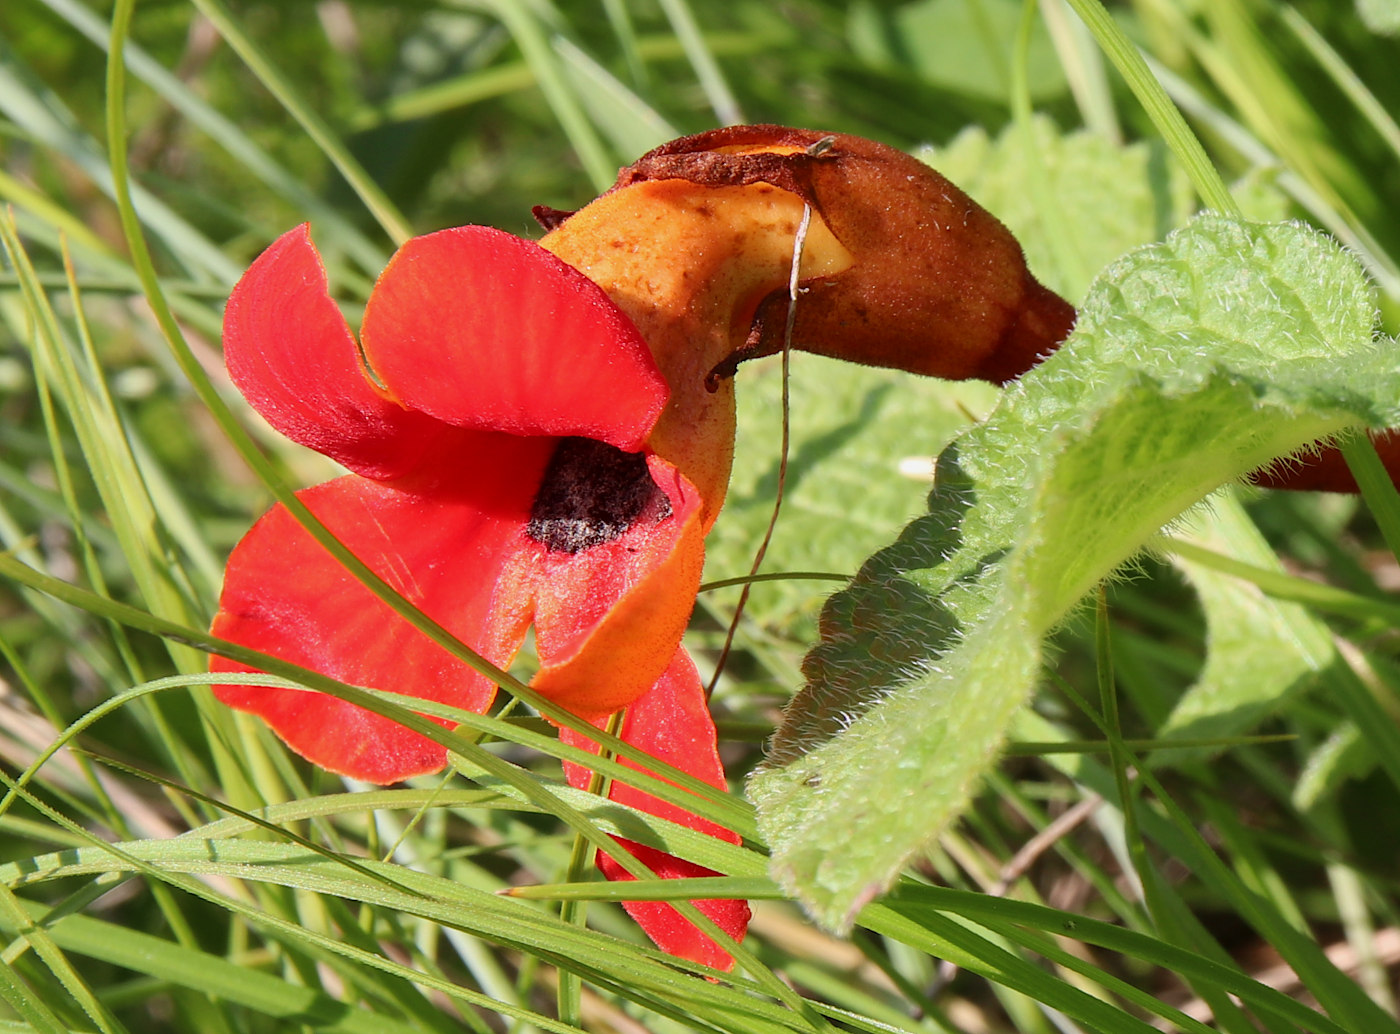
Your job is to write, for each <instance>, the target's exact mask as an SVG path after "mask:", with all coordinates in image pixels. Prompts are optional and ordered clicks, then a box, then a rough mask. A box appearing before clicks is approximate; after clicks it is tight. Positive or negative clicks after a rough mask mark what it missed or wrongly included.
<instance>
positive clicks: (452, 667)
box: [213, 431, 554, 783]
mask: <svg viewBox="0 0 1400 1034" xmlns="http://www.w3.org/2000/svg"><path fill="white" fill-rule="evenodd" d="M440 444H442V445H444V446H447V445H450V446H451V448H450V449H446V450H445V451H444V452H443V453H441V454H439V453H436V452H435V453H434V457H435V458H434V459H433V461H432V462H431V464H430V465H426V466H425V467H424V473H422V474H421V475H419V476H416V477H415V478H414V479H413V480H412V481H409V480H402V481H399V482H395V483H393V484H383V483H380V482H375V481H370V480H367V479H365V478H361V477H357V476H354V475H350V476H348V477H343V478H339V479H337V480H335V481H331V482H327V483H326V484H323V485H318V486H317V487H315V488H310V489H307V490H305V491H303V492H301V493H298V495H299V497H300V498H301V499H302V500H303V501H304V502H305V503H306V504H307V505H308V506H309V507H310V508H311V510H312V512H313V513H315V514H316V515H317V516H318V517H319V518H320V519H321V520H322V521H324V522H325V523H326V525H327V526H328V527H329V528H330V529H331V530H332V531H333V532H334V533H335V535H336V536H337V537H338V538H339V539H340V540H341V541H342V542H344V543H345V544H346V545H347V546H349V547H350V549H351V550H352V551H353V552H354V553H355V554H356V555H357V556H359V557H360V558H361V559H362V560H364V561H365V562H366V563H367V564H368V565H369V566H370V567H371V568H372V569H373V570H374V571H375V572H376V573H378V574H379V575H381V576H382V577H383V578H385V579H386V580H387V581H388V582H389V583H390V584H391V585H393V586H394V587H395V588H396V589H398V590H399V591H400V592H402V593H403V594H404V595H405V596H406V597H407V598H408V599H410V600H412V601H413V602H414V603H416V604H417V605H418V606H419V607H420V608H422V610H423V611H424V612H426V613H427V614H428V615H429V616H431V617H433V618H435V619H436V620H437V621H438V622H440V623H441V624H442V625H443V626H445V627H446V628H447V629H448V630H449V631H452V632H453V633H454V634H456V635H457V636H459V637H460V638H461V639H463V640H464V641H465V642H466V643H468V644H469V645H470V646H472V647H473V648H474V649H476V650H477V651H478V652H479V653H481V654H483V655H484V656H486V657H488V658H489V659H491V660H492V661H494V662H495V663H497V664H502V665H504V664H507V663H509V661H510V658H511V657H512V656H513V655H514V654H515V651H516V649H517V648H518V647H519V645H520V642H521V640H522V639H523V637H524V634H525V629H526V626H527V625H528V623H529V619H530V609H531V599H530V596H529V585H528V584H524V585H521V584H518V583H515V582H513V581H512V575H511V574H510V572H509V571H508V570H507V567H508V563H509V561H510V559H511V557H512V556H514V555H516V554H517V553H518V552H519V551H521V550H522V549H526V548H527V547H528V545H529V544H530V543H529V540H527V539H526V538H525V534H524V529H525V524H526V521H527V520H528V518H529V512H530V504H531V502H532V501H533V498H534V493H535V489H536V486H537V485H538V484H539V480H540V477H541V475H542V472H543V470H544V466H545V464H546V463H547V461H548V459H549V455H550V451H551V449H552V447H553V444H554V443H553V442H551V441H549V440H548V439H517V438H510V437H508V436H504V435H493V434H487V433H483V432H469V431H451V432H449V433H448V434H446V435H445V436H444V439H443V440H442V442H441V443H440ZM446 458H450V459H451V460H452V463H451V464H450V465H449V464H448V463H446V462H445V459H446ZM213 631H214V633H215V634H216V635H219V636H222V637H224V638H226V639H230V640H232V641H234V642H237V643H241V644H243V645H245V646H251V647H254V648H256V649H259V650H262V651H264V652H266V653H271V654H275V655H277V656H279V657H282V658H285V659H286V660H289V661H294V662H295V663H297V664H300V665H303V666H305V667H308V668H312V669H314V670H316V671H319V672H323V673H324V674H327V675H330V676H332V677H333V678H336V679H339V680H341V681H343V682H347V683H350V684H353V685H359V686H369V687H374V688H379V689H386V690H391V691H393V692H395V693H403V694H407V695H410V696H415V697H420V698H422V699H424V700H433V701H439V702H443V703H449V704H452V705H454V706H457V707H461V708H464V709H468V710H473V711H482V710H484V709H485V708H486V706H487V705H488V704H489V703H490V702H491V698H492V696H493V695H494V693H495V687H494V686H493V685H492V684H491V683H490V682H489V681H488V680H486V679H485V678H483V677H482V676H480V675H478V674H477V673H476V672H474V671H472V670H471V669H470V668H468V667H467V666H466V665H465V664H462V663H461V662H459V661H457V660H455V659H453V658H452V657H451V656H450V655H449V654H448V653H447V652H446V651H445V650H444V649H442V647H440V646H438V645H437V644H435V643H433V642H432V641H431V640H429V639H428V638H427V637H426V636H425V635H423V634H422V633H420V632H418V631H417V630H416V629H414V628H413V627H412V626H411V625H409V624H408V623H407V622H406V621H404V620H403V619H402V618H400V617H398V616H397V615H396V614H394V613H393V611H391V610H390V609H389V608H388V606H387V605H385V604H384V603H383V602H381V601H380V600H379V599H378V598H377V597H375V596H373V595H372V594H371V593H370V592H369V590H368V589H366V588H364V586H362V585H361V584H360V583H359V582H358V581H356V580H355V578H354V577H353V576H352V575H350V574H349V573H348V572H346V571H345V570H344V569H343V568H342V567H341V566H340V565H339V564H338V563H337V562H336V561H335V560H334V559H332V557H331V556H330V554H329V553H327V552H326V551H325V550H324V549H322V548H321V546H319V545H318V544H317V543H316V542H315V540H313V539H312V538H311V537H310V536H309V535H308V534H307V533H306V532H305V531H303V530H302V528H301V526H300V525H298V524H297V523H296V521H295V520H293V519H292V517H291V516H290V514H288V513H287V512H286V511H285V510H283V509H282V508H281V507H280V506H279V507H275V508H274V509H273V510H272V511H271V512H269V513H268V514H267V515H266V516H264V517H263V518H262V520H260V521H259V522H258V523H257V524H256V525H254V527H253V529H252V530H251V531H250V532H249V533H248V534H247V536H245V537H244V539H243V541H242V542H240V543H239V544H238V547H237V548H236V549H235V550H234V553H233V556H232V557H231V558H230V560H229V564H228V572H227V574H226V576H225V582H224V591H223V595H222V597H221V599H220V609H219V613H218V615H217V616H216V617H215V619H214V625H213ZM213 667H214V669H215V670H217V671H246V670H248V669H246V668H243V667H241V666H239V665H235V664H233V663H231V662H228V661H225V660H222V659H220V658H215V659H214V664H213ZM216 694H217V695H218V697H219V699H221V700H223V701H224V702H225V703H227V704H230V705H232V706H234V707H237V708H240V709H242V710H245V711H251V712H253V713H254V714H258V715H260V716H262V717H263V718H264V719H265V720H266V721H267V722H268V724H269V725H271V726H272V728H273V729H274V730H275V731H276V732H277V734H278V735H279V736H281V737H282V739H284V740H285V741H286V742H287V744H288V745H289V746H290V747H292V749H293V750H295V751H297V752H298V753H300V754H302V755H304V756H305V757H307V758H309V759H310V760H311V761H314V762H315V763H316V764H318V765H321V766H322V767H324V768H328V769H330V770H331V771H333V772H340V773H342V774H345V775H349V776H354V777H355V778H358V779H365V780H368V781H370V782H375V783H390V782H395V781H397V780H400V779H406V778H408V777H409V776H412V775H420V774H423V773H426V772H433V771H436V770H438V769H440V768H441V767H442V766H443V764H444V763H445V762H446V754H445V752H444V750H443V748H442V747H440V746H437V745H436V744H434V743H432V742H431V741H429V740H427V739H426V738H424V737H422V736H420V735H418V734H417V733H413V732H409V731H408V730H406V729H404V728H403V727H402V726H399V725H397V724H395V723H393V722H391V721H389V720H388V719H385V718H382V717H380V716H378V715H375V714H373V713H371V712H369V711H366V710H364V709H362V708H359V707H355V706H353V705H350V704H346V703H343V702H342V701H340V700H337V699H336V698H334V697H331V696H328V695H323V694H318V693H307V692H302V691H297V690H280V689H263V688H254V687H245V686H228V685H225V686H219V687H216ZM443 724H444V725H447V724H450V723H448V722H443Z"/></svg>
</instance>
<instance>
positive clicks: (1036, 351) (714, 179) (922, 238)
mask: <svg viewBox="0 0 1400 1034" xmlns="http://www.w3.org/2000/svg"><path fill="white" fill-rule="evenodd" d="M827 140H830V143H829V144H826V141H827ZM818 144H823V145H825V146H820V147H816V146H813V145H818ZM809 149H810V150H809ZM661 179H681V180H687V181H690V182H692V183H695V184H697V185H701V186H742V185H748V184H753V183H768V184H771V185H773V186H776V187H778V188H780V189H782V190H787V191H790V192H791V193H793V194H796V195H798V196H799V197H801V198H802V199H803V200H804V201H805V202H806V203H807V204H809V205H811V206H812V208H813V210H814V211H815V212H817V213H818V214H819V215H820V216H821V217H822V219H823V220H824V221H825V223H826V225H827V226H828V227H829V228H830V230H831V232H832V233H833V234H834V235H835V237H836V239H837V240H839V241H840V242H841V244H842V245H844V246H845V247H846V248H847V249H848V250H849V251H850V252H851V253H852V255H853V256H854V259H855V261H854V262H853V264H852V265H851V267H850V268H849V269H847V270H845V271H844V272H842V273H839V274H837V275H834V276H830V277H818V278H813V279H811V280H809V281H806V282H804V285H803V286H804V287H805V289H806V293H805V294H804V295H803V298H802V302H801V304H800V305H798V307H797V321H796V325H795V328H794V334H793V344H794V345H795V346H796V347H798V348H801V349H804V350H806V351H810V352H816V353H819V354H822V355H828V356H833V357H836V358H840V359H846V360H851V361H854V362H859V363H866V364H869V365H874V366H889V367H895V368H897V369H902V370H908V371H910V372H912V373H920V374H927V375H931V376H937V377H946V378H954V379H957V378H967V377H976V378H982V379H986V380H992V381H1007V380H1010V379H1012V378H1014V377H1016V376H1018V375H1020V374H1021V373H1024V372H1025V371H1026V370H1028V369H1029V368H1030V367H1032V366H1034V365H1035V364H1036V363H1037V362H1038V361H1040V359H1042V358H1044V356H1045V355H1047V354H1048V353H1050V352H1051V351H1053V350H1054V349H1055V348H1056V347H1057V346H1058V345H1059V343H1060V342H1061V341H1063V340H1064V338H1065V337H1066V336H1067V335H1068V333H1069V331H1070V328H1071V327H1072V326H1073V323H1074V317H1075V312H1074V309H1073V307H1072V306H1070V305H1069V303H1068V302H1066V301H1064V299H1062V298H1060V297H1059V296H1058V295H1056V294H1055V293H1054V292H1052V291H1050V290H1048V289H1047V288H1045V287H1044V286H1042V285H1041V284H1040V283H1039V282H1037V281H1036V280H1035V278H1034V277H1033V276H1032V275H1031V274H1030V271H1029V270H1028V269H1027V268H1026V263H1025V257H1024V255H1023V254H1022V251H1021V247H1020V245H1019V244H1018V243H1017V241H1016V239H1015V238H1014V237H1013V236H1012V235H1011V232H1010V231H1009V230H1007V228H1006V227H1005V226H1003V225H1002V224H1001V223H1000V222H999V221H998V220H997V219H996V218H995V217H994V216H992V215H991V214H990V213H989V212H987V211H986V210H985V209H983V208H982V207H981V206H980V205H978V204H977V203H976V202H975V201H973V200H972V199H971V198H970V197H968V196H967V195H966V194H965V193H963V192H962V191H961V190H959V189H958V188H957V187H956V186H954V185H953V184H952V183H951V182H949V181H948V180H947V179H946V178H944V177H943V176H941V175H940V174H939V173H937V172H936V171H934V170H933V169H932V168H930V167H929V166H928V165H926V164H925V163H923V162H921V161H919V160H918V159H917V158H914V157H912V156H910V155H908V154H905V153H904V152H902V151H899V150H896V149H895V148H892V147H888V146H886V145H884V144H879V143H876V142H874V141H871V140H865V139H862V138H860V137H854V136H848V135H846V134H843V133H826V132H823V131H820V130H808V129H791V128H787V127H783V126H766V125H759V126H732V127H727V128H724V129H716V130H711V131H709V132H706V133H701V134H698V135H696V136H691V137H685V138H682V139H680V140H674V141H672V142H670V143H668V144H664V145H662V146H661V147H658V148H656V149H655V150H653V151H651V152H649V153H647V154H646V155H643V156H642V157H641V158H640V159H639V160H638V161H637V162H636V163H635V164H633V165H631V166H630V167H628V168H626V169H623V170H622V173H621V174H620V175H619V177H618V180H617V184H616V185H615V186H614V188H613V189H614V190H620V189H623V188H626V187H628V186H630V185H632V184H635V183H639V182H643V181H647V180H661ZM786 306H787V299H786V293H785V292H778V293H775V294H774V295H772V296H770V297H769V298H768V299H766V300H765V301H764V302H763V303H762V304H761V305H760V306H759V310H758V313H757V316H756V326H757V327H758V333H757V334H756V339H757V347H756V348H752V349H748V348H746V350H745V354H744V356H743V358H748V357H750V356H751V355H763V354H768V353H771V352H775V351H777V350H778V349H780V348H781V347H782V334H783V328H784V325H785V322H786ZM752 340H754V338H751V341H752Z"/></svg>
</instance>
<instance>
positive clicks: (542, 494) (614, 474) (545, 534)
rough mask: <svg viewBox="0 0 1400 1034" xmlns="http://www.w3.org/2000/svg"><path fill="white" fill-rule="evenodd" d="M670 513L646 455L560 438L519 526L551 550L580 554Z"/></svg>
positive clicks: (590, 442)
mask: <svg viewBox="0 0 1400 1034" xmlns="http://www.w3.org/2000/svg"><path fill="white" fill-rule="evenodd" d="M669 516H671V501H670V500H669V499H667V498H666V493H664V492H662V491H661V489H659V488H658V487H656V482H654V481H652V479H651V472H650V471H649V470H648V469H647V460H646V456H644V455H643V454H642V453H639V452H623V451H622V450H621V449H618V448H616V447H614V446H612V445H608V444H607V443H606V442H599V441H594V440H593V439H592V438H564V439H562V440H560V442H559V447H558V448H557V449H555V450H554V456H553V457H552V458H551V459H550V461H549V466H548V467H547V468H546V469H545V472H544V481H543V483H542V484H541V485H540V491H539V494H538V495H536V496H535V504H534V506H532V507H531V509H530V523H529V524H528V525H527V526H526V528H525V530H526V532H527V533H528V534H529V536H530V537H531V538H532V539H534V540H535V541H536V542H539V543H541V544H542V545H544V546H545V547H546V548H547V549H549V550H550V551H551V552H555V553H581V552H583V551H584V550H585V549H591V548H593V547H594V546H601V545H602V544H603V543H605V542H611V541H613V540H614V539H617V538H621V537H622V536H623V535H624V534H626V532H627V530H628V529H629V528H631V527H632V525H633V524H635V523H637V521H638V520H641V519H650V520H652V521H662V520H665V519H666V518H667V517H669Z"/></svg>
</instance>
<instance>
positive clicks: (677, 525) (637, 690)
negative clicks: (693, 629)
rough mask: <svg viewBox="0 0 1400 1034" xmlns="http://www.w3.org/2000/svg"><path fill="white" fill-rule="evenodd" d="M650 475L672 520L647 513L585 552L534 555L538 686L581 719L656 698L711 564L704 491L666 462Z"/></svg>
mask: <svg viewBox="0 0 1400 1034" xmlns="http://www.w3.org/2000/svg"><path fill="white" fill-rule="evenodd" d="M648 469H649V470H650V473H651V477H652V480H653V481H655V482H656V484H657V487H659V488H660V489H661V491H662V493H663V494H664V495H665V497H666V499H667V501H668V503H669V507H670V511H671V512H670V515H669V516H667V517H665V518H664V519H660V520H657V519H654V517H655V515H652V516H643V517H642V518H641V519H639V520H637V521H635V522H634V523H633V524H632V526H631V527H630V528H629V529H628V530H627V531H626V533H625V534H623V535H621V536H620V537H618V538H616V539H614V540H612V541H611V542H607V543H604V544H602V545H597V546H593V547H592V548H590V549H586V550H583V551H582V552H579V553H572V554H570V553H562V552H551V551H548V550H545V549H544V548H543V547H540V548H539V549H538V551H537V552H535V553H533V554H531V555H530V563H531V564H532V565H533V566H534V574H533V577H534V578H535V584H536V586H537V588H536V595H537V603H536V611H535V644H536V647H537V649H538V651H539V656H540V664H541V667H540V670H539V672H538V674H536V676H535V678H534V679H533V680H532V682H531V684H532V685H533V686H534V687H535V688H536V689H538V690H539V691H540V692H541V693H543V694H544V695H545V696H547V697H549V698H550V699H551V700H553V701H555V702H556V703H558V704H560V705H561V706H563V707H566V708H568V709H569V710H570V711H573V712H574V713H576V714H580V715H584V716H591V715H599V714H610V713H611V712H613V711H616V710H617V709H618V708H620V707H625V706H626V705H627V704H629V703H631V702H632V701H633V700H635V699H636V698H637V697H638V696H640V695H641V694H642V693H644V692H646V690H647V689H648V688H649V687H650V686H651V685H652V683H653V682H655V681H656V679H657V677H658V676H659V675H660V674H661V672H662V671H664V670H665V669H666V666H667V664H668V663H669V662H670V661H671V656H672V654H673V653H674V652H675V650H676V647H677V645H678V644H679V643H680V641H681V636H682V634H683V633H684V632H685V626H686V623H687V622H688V621H689V620H690V612H691V610H692V609H694V606H695V593H696V590H697V589H698V588H699V585H700V571H701V568H702V567H703V566H704V535H703V531H702V529H701V526H700V513H699V511H700V505H701V501H700V497H699V494H698V493H697V492H696V490H695V488H694V486H693V485H691V484H690V482H689V481H687V480H686V479H685V478H684V477H683V476H682V475H681V474H680V473H679V472H678V471H676V469H675V468H674V467H672V466H671V465H670V464H669V463H667V462H666V461H664V460H662V459H659V458H658V457H655V456H651V457H649V458H648ZM522 559H523V558H522Z"/></svg>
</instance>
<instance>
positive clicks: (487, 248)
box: [361, 226, 667, 452]
mask: <svg viewBox="0 0 1400 1034" xmlns="http://www.w3.org/2000/svg"><path fill="white" fill-rule="evenodd" d="M361 337H362V340H363V343H364V348H365V355H366V357H367V358H368V360H369V364H370V366H371V367H372V368H373V369H374V372H375V374H376V376H378V377H379V378H380V380H381V381H382V382H383V384H384V385H385V386H386V387H387V388H388V389H389V391H390V392H392V393H393V394H394V395H395V396H396V397H397V398H398V399H400V400H401V401H402V402H403V403H404V404H405V405H407V406H410V407H412V408H413V409H418V410H422V411H423V412H425V413H431V414H432V415H433V416H435V417H437V418H438V419H440V420H444V421H446V422H448V423H453V424H460V425H463V426H466V427H477V428H482V429H486V430H494V431H508V432H510V433H511V434H520V435H558V436H570V435H572V436H578V437H583V438H596V439H598V440H599V441H604V442H608V443H609V444H611V445H615V446H617V447H618V448H620V449H625V450H627V451H630V452H635V451H637V450H638V449H639V448H641V445H642V442H643V441H644V440H645V439H646V436H647V433H648V432H649V431H650V430H651V426H652V424H654V423H655V422H656V418H657V415H658V414H659V413H660V412H661V409H662V407H663V406H664V405H665V403H666V397H667V389H666V382H665V380H664V379H663V378H662V376H661V374H660V372H659V371H658V370H657V368H656V363H655V362H654V361H653V360H652V358H651V352H650V351H649V350H648V349H647V346H646V342H645V341H643V340H642V338H641V335H640V334H639V333H638V332H637V329H636V327H634V326H633V325H632V322H631V321H630V320H629V319H628V318H627V317H626V316H625V315H624V314H623V313H622V311H621V310H620V309H618V307H617V306H616V305H614V304H613V302H612V301H611V299H609V298H608V296H607V295H606V294H604V293H603V291H602V289H601V288H599V287H598V286H596V285H595V284H594V283H593V282H592V281H590V280H589V279H588V278H587V277H585V276H584V275H583V274H582V273H580V272H578V271H577V270H576V269H574V268H573V267H571V266H568V265H566V264H565V263H563V262H561V261H560V260H559V259H557V258H555V257H554V256H553V255H551V254H550V253H549V252H547V251H545V250H544V249H543V248H541V247H539V246H538V245H536V244H533V243H531V242H530V241H526V240H522V239H521V238H519V237H513V236H511V235H510V234H508V233H503V232H501V231H500V230H493V229H490V228H489V227H485V226H460V227H456V228H454V229H450V230H442V231H440V232H438V233H432V234H428V235H427V236H425V237H415V238H414V239H413V240H411V241H409V242H408V243H407V244H405V245H404V246H403V247H402V248H400V249H399V251H398V253H397V254H395V255H394V257H393V259H392V260H391V261H390V262H389V265H388V267H387V268H386V269H385V270H384V273H383V275H381V276H380V278H379V283H378V284H377V285H376V286H375V289H374V293H373V295H371V297H370V300H369V306H368V308H366V310H365V319H364V326H363V330H362V333H361Z"/></svg>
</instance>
